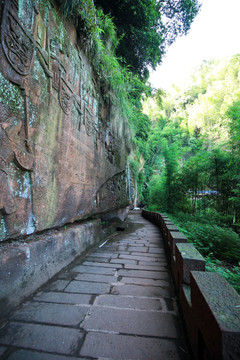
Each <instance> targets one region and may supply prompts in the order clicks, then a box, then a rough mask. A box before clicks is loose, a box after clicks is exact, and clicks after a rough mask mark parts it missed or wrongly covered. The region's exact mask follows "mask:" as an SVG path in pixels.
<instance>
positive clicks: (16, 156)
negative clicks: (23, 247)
mask: <svg viewBox="0 0 240 360" xmlns="http://www.w3.org/2000/svg"><path fill="white" fill-rule="evenodd" d="M22 127H23V124H22V121H21V120H19V119H17V118H16V117H10V118H7V119H6V120H5V121H2V120H1V119H0V184H1V192H0V211H2V213H3V214H4V215H10V214H13V213H14V212H15V211H16V210H17V203H16V200H15V197H14V194H13V193H12V190H11V188H10V186H9V181H8V170H7V169H8V165H9V164H10V163H11V162H12V161H13V162H14V163H15V165H16V166H17V167H18V168H19V169H21V170H23V171H32V170H33V163H34V157H33V154H31V153H29V152H28V149H27V148H26V146H25V145H24V143H22V140H21V138H20V136H19V134H20V133H21V132H22Z"/></svg>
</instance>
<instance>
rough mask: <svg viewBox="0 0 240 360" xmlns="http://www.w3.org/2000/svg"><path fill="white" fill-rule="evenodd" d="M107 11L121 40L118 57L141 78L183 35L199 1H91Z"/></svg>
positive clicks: (146, 74) (197, 7)
mask: <svg viewBox="0 0 240 360" xmlns="http://www.w3.org/2000/svg"><path fill="white" fill-rule="evenodd" d="M94 2H95V4H96V5H97V6H101V7H102V8H103V10H104V12H105V14H110V15H111V16H112V17H113V21H114V23H115V25H116V29H117V35H118V38H119V39H120V41H119V46H118V48H117V56H119V57H120V58H121V59H124V60H123V63H125V64H127V65H129V66H130V69H131V71H133V72H134V73H136V74H139V75H140V76H141V78H143V79H146V78H147V76H148V67H149V66H150V67H152V68H155V67H156V65H157V64H159V63H160V62H161V60H162V57H163V54H164V53H165V51H166V47H167V46H168V45H169V44H171V43H172V42H173V41H174V40H175V39H176V37H177V36H178V35H183V34H186V32H187V31H188V30H189V28H190V25H191V23H192V21H193V19H194V17H195V16H196V14H197V13H198V10H199V6H198V0H163V1H158V0H112V1H109V0H94Z"/></svg>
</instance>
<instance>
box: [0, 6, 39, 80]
mask: <svg viewBox="0 0 240 360" xmlns="http://www.w3.org/2000/svg"><path fill="white" fill-rule="evenodd" d="M1 41H2V47H3V50H4V53H5V56H6V58H7V60H8V61H9V63H10V64H11V66H12V67H13V69H14V70H15V71H16V72H17V73H18V74H20V75H23V76H26V75H28V74H29V71H30V68H31V64H32V60H33V50H34V48H33V44H32V41H31V40H30V38H29V36H28V34H27V33H26V32H25V30H24V27H23V26H22V25H21V24H20V22H19V19H18V1H17V0H12V1H5V7H4V14H3V21H2V31H1Z"/></svg>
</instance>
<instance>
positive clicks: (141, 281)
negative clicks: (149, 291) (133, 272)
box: [119, 277, 169, 287]
mask: <svg viewBox="0 0 240 360" xmlns="http://www.w3.org/2000/svg"><path fill="white" fill-rule="evenodd" d="M119 283H123V284H132V285H133V284H134V285H144V286H146V287H147V286H160V287H169V281H166V280H156V279H148V278H145V279H144V278H137V277H135V278H134V277H133V278H131V277H122V278H121V279H119Z"/></svg>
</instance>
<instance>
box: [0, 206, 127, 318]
mask: <svg viewBox="0 0 240 360" xmlns="http://www.w3.org/2000/svg"><path fill="white" fill-rule="evenodd" d="M118 212H119V214H118V215H120V216H119V218H120V220H122V219H123V218H122V216H121V215H123V214H124V213H125V209H122V210H121V209H120V210H118V211H117V213H118ZM115 215H116V213H115ZM116 217H117V216H114V218H116ZM104 235H105V234H104V231H103V229H102V224H101V219H95V220H90V221H85V222H82V223H78V224H72V225H67V226H65V227H63V228H60V229H59V230H49V231H47V232H45V233H43V234H39V235H34V236H29V237H27V238H26V239H25V240H21V241H16V240H15V241H12V242H8V243H3V244H1V247H0V319H1V318H5V317H6V316H7V315H8V314H9V312H10V311H11V310H13V309H14V308H15V307H16V306H18V305H19V304H20V303H21V302H22V301H23V300H24V299H25V298H26V297H28V296H30V295H31V294H32V293H34V292H35V291H36V290H37V289H38V288H39V287H40V286H42V285H43V284H44V283H46V282H47V281H48V280H49V279H51V278H52V277H53V276H54V275H55V274H56V273H58V272H59V271H60V270H61V269H63V268H64V267H65V266H67V265H69V264H70V263H71V262H72V261H74V259H75V258H76V257H78V256H80V255H81V254H83V252H84V251H86V250H88V249H89V248H91V247H92V246H94V245H96V244H97V243H99V242H100V241H102V240H104V237H105V236H104Z"/></svg>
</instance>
